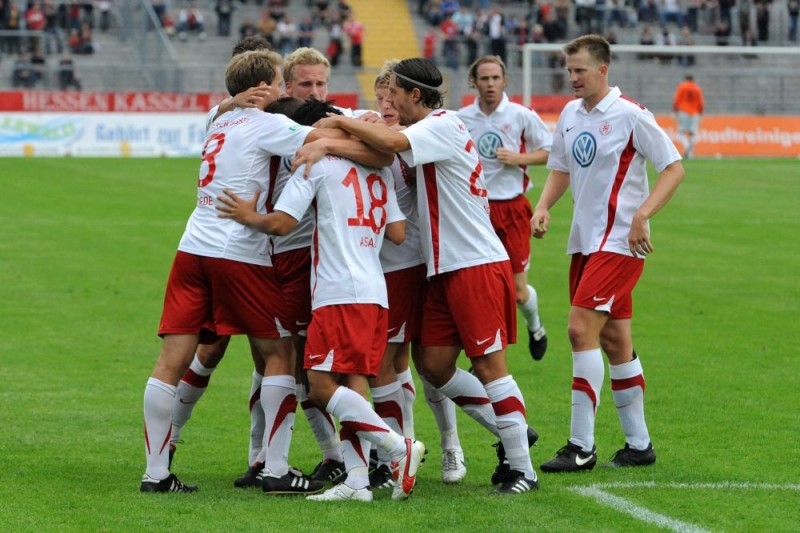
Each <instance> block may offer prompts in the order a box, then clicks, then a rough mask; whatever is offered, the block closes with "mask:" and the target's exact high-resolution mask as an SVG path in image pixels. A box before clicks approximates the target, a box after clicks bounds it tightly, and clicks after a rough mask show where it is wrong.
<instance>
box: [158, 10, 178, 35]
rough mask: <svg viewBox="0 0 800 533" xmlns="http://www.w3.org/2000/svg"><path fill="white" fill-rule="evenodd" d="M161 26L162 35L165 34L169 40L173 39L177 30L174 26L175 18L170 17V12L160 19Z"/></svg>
mask: <svg viewBox="0 0 800 533" xmlns="http://www.w3.org/2000/svg"><path fill="white" fill-rule="evenodd" d="M160 20H161V25H162V26H163V27H164V33H166V34H167V37H169V38H170V39H171V38H173V37H175V35H176V34H177V33H178V28H177V26H176V24H175V17H173V16H172V13H171V12H170V11H167V12H165V13H164V16H163V17H161V19H160Z"/></svg>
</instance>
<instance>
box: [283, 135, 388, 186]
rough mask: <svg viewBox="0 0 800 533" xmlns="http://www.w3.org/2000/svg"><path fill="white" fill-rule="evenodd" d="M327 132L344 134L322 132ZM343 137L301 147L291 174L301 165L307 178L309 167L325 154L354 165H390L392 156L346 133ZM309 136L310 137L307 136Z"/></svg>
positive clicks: (321, 139)
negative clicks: (303, 166) (345, 159)
mask: <svg viewBox="0 0 800 533" xmlns="http://www.w3.org/2000/svg"><path fill="white" fill-rule="evenodd" d="M315 131H316V130H315ZM329 131H340V132H342V133H344V132H343V131H342V130H323V132H329ZM312 133H313V132H312ZM344 135H345V136H346V137H347V138H344V139H337V138H326V137H322V138H320V139H317V140H316V141H313V142H310V143H306V144H304V145H303V147H302V148H300V150H298V151H297V154H296V155H295V158H294V161H292V172H295V171H296V170H297V169H298V168H300V167H301V166H302V165H305V166H306V168H305V172H304V175H305V177H306V178H308V177H309V175H310V172H311V166H312V165H313V164H314V163H316V162H317V161H319V160H320V159H322V158H323V157H325V155H327V154H333V155H338V156H340V157H346V158H347V159H351V160H353V161H355V162H356V163H359V164H362V165H364V166H368V167H375V168H380V167H388V166H389V165H391V164H392V161H393V160H394V154H390V153H387V152H379V151H378V150H375V149H374V148H371V147H369V146H367V145H366V144H364V143H363V142H361V141H360V140H358V139H354V138H352V137H350V136H349V135H348V134H346V133H344ZM309 136H311V135H310V134H309Z"/></svg>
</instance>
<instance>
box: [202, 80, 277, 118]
mask: <svg viewBox="0 0 800 533" xmlns="http://www.w3.org/2000/svg"><path fill="white" fill-rule="evenodd" d="M269 93H270V89H269V86H267V85H259V86H258V87H250V88H249V89H247V90H246V91H243V92H240V93H239V94H237V95H235V96H231V97H229V98H226V99H225V100H223V101H222V102H221V103H220V104H219V107H218V108H217V114H216V115H214V119H213V120H212V122H213V121H214V120H217V119H218V118H219V117H220V115H222V114H223V113H227V112H228V111H231V110H233V109H235V108H237V107H242V108H245V107H253V108H258V109H262V108H263V105H264V101H265V100H266V99H267V97H269V95H270V94H269Z"/></svg>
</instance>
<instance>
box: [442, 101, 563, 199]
mask: <svg viewBox="0 0 800 533" xmlns="http://www.w3.org/2000/svg"><path fill="white" fill-rule="evenodd" d="M458 116H459V118H460V119H461V120H463V121H464V124H466V125H467V129H468V130H469V134H470V135H471V136H472V138H473V139H474V141H475V146H477V147H478V156H480V158H481V163H482V164H483V173H484V174H485V175H486V187H487V188H488V189H489V200H511V199H513V198H516V197H517V196H519V195H520V194H525V193H526V192H527V191H528V190H530V188H531V182H530V179H529V178H528V174H527V168H526V166H517V165H504V164H503V163H501V162H500V161H499V160H498V159H497V149H498V148H507V149H509V150H511V151H512V152H517V153H520V154H525V153H530V152H535V151H536V150H547V151H548V152H549V151H550V146H551V145H552V144H553V136H552V134H551V133H550V130H549V129H548V128H547V125H546V124H545V123H544V121H543V120H542V119H541V118H539V115H537V114H536V112H535V111H532V110H530V109H528V108H527V107H525V106H522V105H519V104H516V103H514V102H512V101H510V100H509V99H508V96H507V95H506V94H505V93H503V99H502V100H501V101H500V104H499V105H498V106H497V109H495V110H494V112H492V114H491V115H486V114H484V112H483V111H481V108H480V105H479V99H475V102H474V103H473V104H472V105H468V106H466V107H462V108H461V109H460V110H459V111H458Z"/></svg>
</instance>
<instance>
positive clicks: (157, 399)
mask: <svg viewBox="0 0 800 533" xmlns="http://www.w3.org/2000/svg"><path fill="white" fill-rule="evenodd" d="M175 391H176V387H174V386H172V385H168V384H166V383H164V382H163V381H161V380H158V379H156V378H150V379H148V380H147V385H146V386H145V388H144V451H145V455H146V457H147V470H145V474H146V475H147V476H149V477H150V478H151V479H158V480H161V479H166V478H167V477H168V476H169V437H170V433H171V430H172V408H173V404H174V403H175Z"/></svg>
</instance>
